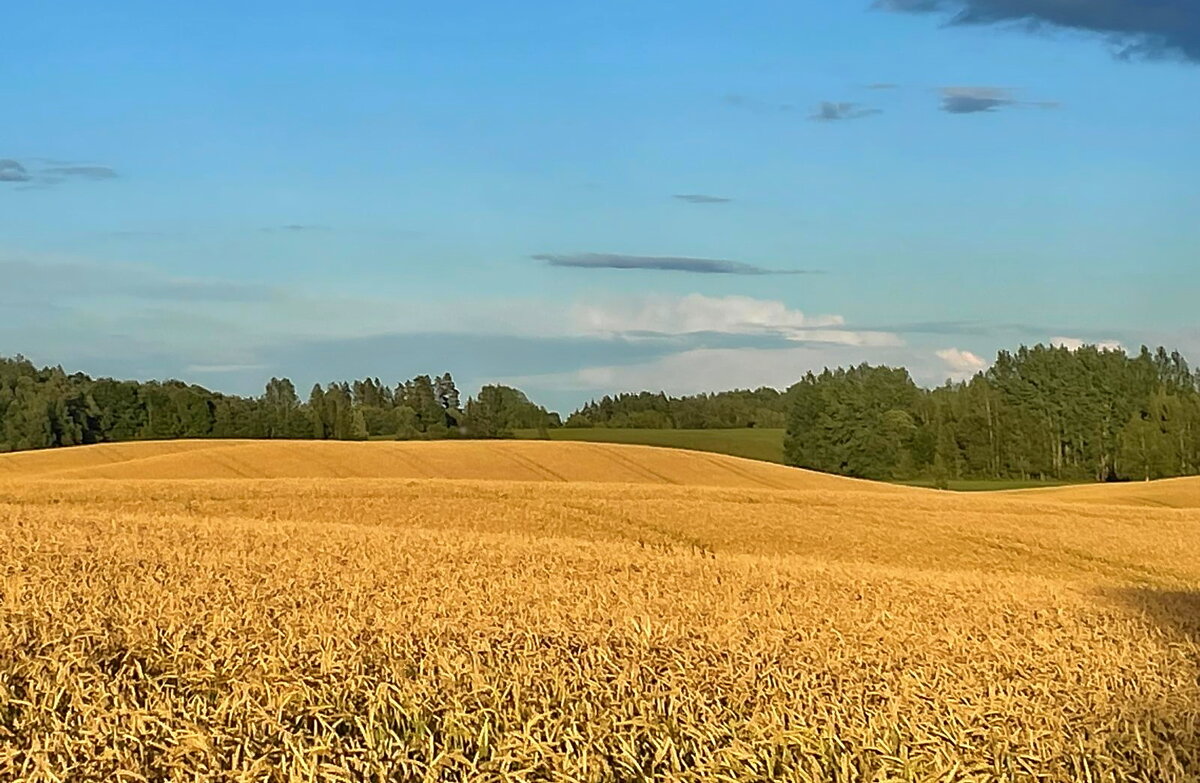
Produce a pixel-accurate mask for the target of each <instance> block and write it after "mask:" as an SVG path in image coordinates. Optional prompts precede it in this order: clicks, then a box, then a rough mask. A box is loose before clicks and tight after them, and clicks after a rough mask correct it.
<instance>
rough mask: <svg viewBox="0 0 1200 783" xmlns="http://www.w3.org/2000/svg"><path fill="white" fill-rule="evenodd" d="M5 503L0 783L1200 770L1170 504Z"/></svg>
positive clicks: (338, 448) (1, 466)
mask: <svg viewBox="0 0 1200 783" xmlns="http://www.w3.org/2000/svg"><path fill="white" fill-rule="evenodd" d="M0 475H3V476H7V477H8V480H3V479H0V540H3V541H4V543H5V546H4V547H0V780H10V779H11V780H31V781H42V780H45V781H49V780H110V779H112V780H116V779H130V780H134V779H150V780H170V779H188V780H192V779H220V780H254V781H260V780H261V781H284V780H292V779H307V780H385V779H409V780H429V781H434V780H495V781H502V780H514V781H518V780H577V781H610V780H686V781H697V782H698V781H703V780H714V779H725V780H796V781H814V782H815V781H832V780H837V781H847V782H848V781H859V780H863V781H868V780H870V781H914V782H915V781H929V780H939V781H963V782H964V783H965V782H966V781H993V780H996V781H1012V782H1013V783H1015V782H1016V781H1025V780H1029V781H1041V782H1043V783H1045V782H1048V781H1062V782H1063V783H1066V782H1067V781H1078V780H1095V781H1113V782H1114V783H1115V781H1126V780H1129V781H1143V782H1146V783H1148V782H1149V781H1156V782H1157V781H1168V782H1169V781H1185V780H1196V779H1198V778H1200V730H1198V728H1197V727H1200V620H1198V618H1200V510H1197V509H1195V508H1190V507H1180V508H1167V507H1164V505H1165V504H1164V503H1162V502H1160V503H1157V504H1154V503H1151V504H1142V505H1135V504H1132V503H1127V504H1121V503H1120V502H1116V501H1105V502H1093V501H1091V500H1089V499H1088V498H1086V497H1084V498H1079V497H1076V496H1073V495H1070V494H1066V495H1063V496H1061V497H1060V496H1059V495H1058V494H1056V493H1058V492H1060V491H1064V490H1054V491H1036V492H1033V491H1026V492H1015V493H983V494H958V493H948V492H935V491H930V490H918V489H909V488H903V487H891V486H888V485H874V484H870V483H867V482H857V481H853V480H850V479H842V478H837V477H832V476H825V475H822V474H814V473H809V472H806V471H798V470H792V469H788V468H783V467H780V466H773V465H766V464H761V463H753V462H746V461H743V460H737V459H733V458H727V457H719V456H716V455H709V454H699V455H697V454H691V453H689V452H678V451H672V450H668V449H655V448H641V447H632V446H601V445H591V444H567V443H508V442H495V443H482V442H438V443H378V444H377V443H314V442H294V443H276V442H219V441H210V442H203V441H200V442H190V443H172V444H169V443H141V444H125V445H119V446H99V447H86V448H81V449H72V450H63V451H60V452H42V453H33V454H14V455H8V456H4V457H0ZM181 479H183V480H181ZM1184 484H1186V482H1184ZM1180 486H1183V484H1181V485H1180ZM1180 486H1176V485H1175V484H1174V483H1172V482H1163V483H1162V484H1161V485H1155V484H1152V485H1149V486H1138V487H1134V486H1133V485H1127V488H1126V487H1120V486H1116V487H1113V486H1108V487H1095V488H1094V489H1095V490H1097V491H1099V490H1106V491H1109V490H1113V491H1116V493H1117V494H1120V493H1133V491H1134V490H1137V491H1138V492H1157V491H1159V489H1160V487H1163V488H1166V490H1167V492H1168V494H1171V493H1180V492H1182V493H1184V494H1183V495H1181V497H1185V499H1186V492H1187V491H1188V490H1187V489H1186V488H1184V489H1180ZM1070 489H1071V490H1076V489H1093V488H1090V487H1089V488H1070ZM1172 496H1173V495H1172ZM1124 497H1125V498H1126V500H1132V499H1133V497H1132V494H1126V495H1125V496H1124ZM1164 497H1166V496H1165V495H1164Z"/></svg>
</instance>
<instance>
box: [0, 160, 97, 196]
mask: <svg viewBox="0 0 1200 783" xmlns="http://www.w3.org/2000/svg"><path fill="white" fill-rule="evenodd" d="M51 164H53V165H51ZM117 176H118V174H117V172H116V171H115V170H113V169H112V168H110V167H108V166H95V165H90V164H78V163H69V162H67V161H51V160H47V159H45V158H34V159H33V161H32V162H29V163H22V162H21V161H19V160H14V159H13V158H0V182H15V183H20V187H18V188H16V190H33V189H40V188H47V187H52V186H54V185H59V184H62V183H64V182H68V181H70V180H92V181H98V180H106V179H116V178H117Z"/></svg>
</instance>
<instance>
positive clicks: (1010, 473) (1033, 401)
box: [785, 345, 1200, 487]
mask: <svg viewBox="0 0 1200 783" xmlns="http://www.w3.org/2000/svg"><path fill="white" fill-rule="evenodd" d="M788 396H789V397H790V398H791V400H792V408H791V411H790V414H789V419H788V433H787V438H786V441H785V453H786V456H787V461H788V462H789V463H790V464H793V465H798V466H801V467H806V468H813V469H816V470H823V471H828V472H831V473H842V474H846V475H851V476H862V477H865V478H875V479H900V480H904V479H917V478H924V479H928V480H929V482H930V483H932V484H933V485H934V486H938V487H948V486H951V485H953V484H954V483H955V482H961V481H963V480H972V479H980V480H1019V481H1030V480H1033V481H1047V480H1055V481H1086V480H1096V481H1112V480H1119V479H1146V478H1161V477H1165V476H1177V475H1185V474H1191V473H1195V472H1196V471H1197V470H1198V469H1200V383H1198V380H1197V377H1196V376H1194V375H1193V374H1192V373H1191V371H1190V369H1189V368H1188V366H1187V363H1186V362H1185V361H1184V359H1183V357H1182V356H1180V355H1179V354H1178V353H1171V354H1168V353H1167V352H1166V350H1165V349H1163V348H1159V349H1158V350H1157V351H1155V352H1151V351H1150V350H1148V349H1146V348H1143V349H1142V350H1141V352H1140V353H1139V354H1138V355H1137V356H1132V357H1131V356H1127V355H1126V354H1125V353H1124V352H1121V351H1112V350H1102V349H1099V348H1096V347H1093V346H1085V347H1083V348H1079V349H1077V350H1070V349H1067V348H1061V347H1057V348H1056V347H1048V346H1044V345H1037V346H1034V347H1032V348H1026V347H1021V348H1020V349H1018V350H1017V351H1016V352H1013V353H1010V352H1007V351H1002V352H1000V354H999V355H998V356H997V358H996V362H995V364H994V365H993V366H992V367H991V369H989V370H988V371H987V372H984V373H980V374H978V375H976V376H975V377H974V378H972V379H971V380H969V381H966V382H963V383H958V384H947V385H945V386H942V387H940V388H937V389H933V390H931V391H926V390H922V389H919V388H917V387H916V386H915V385H913V384H912V382H911V381H910V380H909V379H908V376H907V373H905V372H904V371H903V370H895V369H891V368H886V367H869V366H866V365H863V366H861V367H855V368H851V369H848V370H844V369H839V370H833V371H831V370H826V371H824V372H823V373H821V374H820V375H813V374H812V373H810V374H808V375H807V376H805V377H804V379H802V380H801V381H800V382H799V383H798V384H796V385H795V386H794V387H792V388H791V389H790V390H789V391H788Z"/></svg>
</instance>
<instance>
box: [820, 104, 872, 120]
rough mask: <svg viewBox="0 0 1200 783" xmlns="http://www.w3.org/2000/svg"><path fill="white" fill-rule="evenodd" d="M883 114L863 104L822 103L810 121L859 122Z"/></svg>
mask: <svg viewBox="0 0 1200 783" xmlns="http://www.w3.org/2000/svg"><path fill="white" fill-rule="evenodd" d="M881 113H882V112H880V110H879V109H872V108H870V107H868V106H863V105H862V104H861V103H848V102H845V101H843V102H834V101H821V103H820V104H818V105H817V108H816V109H814V110H813V113H812V114H810V115H809V119H812V120H816V121H817V122H836V121H838V120H857V119H861V118H863V117H870V116H871V115H872V114H881Z"/></svg>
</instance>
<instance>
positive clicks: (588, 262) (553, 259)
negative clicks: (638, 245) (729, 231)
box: [532, 253, 820, 275]
mask: <svg viewBox="0 0 1200 783" xmlns="http://www.w3.org/2000/svg"><path fill="white" fill-rule="evenodd" d="M532 258H533V259H534V260H535V261H545V262H546V263H547V264H548V265H549V266H560V267H570V268H574V269H652V270H657V271H660V272H690V273H693V274H700V275H806V274H820V272H819V271H818V270H813V269H767V268H765V267H761V266H755V265H754V264H746V263H743V262H741V261H728V260H725V259H719V258H690V257H687V256H630V255H620V254H615V253H574V254H565V255H560V254H557V253H539V254H537V255H535V256H532Z"/></svg>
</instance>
